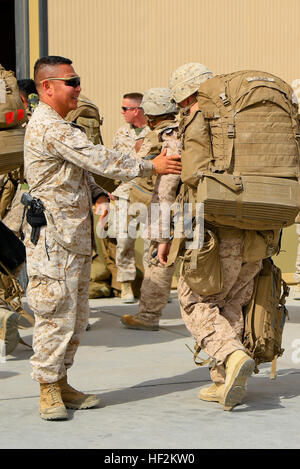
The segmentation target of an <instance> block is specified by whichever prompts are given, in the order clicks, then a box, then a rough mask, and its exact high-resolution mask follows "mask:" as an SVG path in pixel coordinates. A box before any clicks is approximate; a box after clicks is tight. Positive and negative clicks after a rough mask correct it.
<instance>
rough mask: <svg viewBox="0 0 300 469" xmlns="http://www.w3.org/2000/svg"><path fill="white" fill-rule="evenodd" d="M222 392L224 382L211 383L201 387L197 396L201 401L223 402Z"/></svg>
mask: <svg viewBox="0 0 300 469" xmlns="http://www.w3.org/2000/svg"><path fill="white" fill-rule="evenodd" d="M223 392H224V384H222V383H213V384H212V385H211V386H209V387H207V388H203V389H201V391H200V392H199V394H198V397H199V399H201V400H202V401H210V402H219V403H220V404H223Z"/></svg>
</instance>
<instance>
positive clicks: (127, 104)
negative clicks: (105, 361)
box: [111, 93, 150, 303]
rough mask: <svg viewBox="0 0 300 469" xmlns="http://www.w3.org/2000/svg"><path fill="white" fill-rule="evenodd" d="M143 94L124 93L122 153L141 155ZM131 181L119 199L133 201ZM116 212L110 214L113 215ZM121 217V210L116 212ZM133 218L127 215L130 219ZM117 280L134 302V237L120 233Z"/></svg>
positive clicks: (118, 140) (118, 145) (116, 141)
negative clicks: (131, 199) (131, 197)
mask: <svg viewBox="0 0 300 469" xmlns="http://www.w3.org/2000/svg"><path fill="white" fill-rule="evenodd" d="M142 97H143V95H142V94H140V93H128V94H126V95H124V96H123V101H122V114H123V116H124V119H125V121H126V124H124V125H123V126H122V127H120V128H119V129H118V130H117V132H116V134H115V135H114V137H113V141H112V148H113V149H114V150H117V151H121V152H122V153H123V152H124V153H130V154H131V155H132V156H133V157H136V158H139V157H140V152H139V150H140V148H141V146H142V144H143V141H144V138H145V136H146V135H147V133H148V132H149V130H150V129H149V127H148V126H147V121H146V118H145V115H144V111H143V109H142V108H141V106H140V104H141V101H142ZM131 188H132V182H131V181H130V182H126V183H122V184H120V185H119V186H118V187H117V189H116V190H115V191H114V192H113V195H114V196H115V197H117V198H118V200H120V199H121V200H126V201H128V202H129V203H130V190H131ZM112 216H113V214H111V217H112ZM116 216H117V217H118V211H117V213H116ZM131 219H132V217H131V216H129V217H128V222H130V221H131ZM116 267H117V273H116V274H117V275H116V280H117V282H120V284H121V299H122V301H123V302H125V303H131V302H133V301H134V295H133V291H132V287H131V283H132V282H133V281H134V280H135V277H136V262H135V238H132V237H130V236H126V237H123V236H118V233H117V234H116Z"/></svg>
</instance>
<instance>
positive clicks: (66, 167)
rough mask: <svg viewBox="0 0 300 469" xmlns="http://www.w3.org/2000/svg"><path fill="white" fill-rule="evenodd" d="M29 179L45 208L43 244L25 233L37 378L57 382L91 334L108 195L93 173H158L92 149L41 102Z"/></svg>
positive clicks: (28, 155) (30, 133)
mask: <svg viewBox="0 0 300 469" xmlns="http://www.w3.org/2000/svg"><path fill="white" fill-rule="evenodd" d="M24 162H25V174H26V180H27V182H28V184H29V189H30V192H31V195H32V196H34V197H37V198H39V199H41V201H42V202H43V204H44V206H45V215H46V218H47V226H46V227H42V228H41V233H40V238H39V241H38V244H37V245H36V246H34V245H33V244H32V243H31V241H30V230H28V231H27V233H26V239H25V243H26V254H27V271H28V276H29V284H28V288H27V298H28V304H29V306H30V307H31V309H32V310H33V311H34V313H35V318H36V326H35V330H34V341H33V348H34V355H33V357H32V360H31V363H32V366H33V377H34V379H36V380H37V381H40V382H42V383H45V382H46V383H47V382H50V383H51V382H56V381H58V380H59V379H60V378H61V377H63V376H64V375H65V373H66V369H67V368H69V367H70V366H71V365H72V363H73V359H74V355H75V352H76V350H77V347H78V345H79V342H80V337H81V335H82V333H83V332H84V330H85V328H86V325H87V321H88V314H89V307H88V297H89V293H88V292H89V281H90V267H91V254H92V247H93V242H92V240H93V228H92V227H93V224H92V217H93V215H92V200H95V199H96V198H97V196H98V195H99V194H100V193H101V192H102V189H101V188H100V187H99V186H97V185H96V184H95V182H94V180H93V178H92V176H91V175H90V172H93V173H96V174H102V175H104V176H108V177H111V178H118V179H122V180H130V179H131V178H134V177H137V176H148V175H150V174H152V171H153V166H152V164H151V163H149V162H143V161H142V160H139V161H138V160H135V159H132V158H131V157H130V156H129V154H120V153H118V152H115V151H111V150H108V149H106V148H105V147H104V146H102V145H95V146H94V145H93V144H92V143H91V142H90V141H89V140H88V138H87V137H86V135H85V134H84V133H83V132H82V131H81V130H80V129H78V128H77V127H76V126H74V125H72V124H70V123H68V122H66V121H65V120H64V119H62V118H61V117H60V116H59V115H58V114H57V113H56V111H55V110H54V109H52V108H51V107H50V106H48V105H47V104H45V103H40V104H39V106H38V107H37V108H36V110H35V111H34V113H33V115H32V117H31V119H30V122H29V124H28V126H27V129H26V135H25V154H24Z"/></svg>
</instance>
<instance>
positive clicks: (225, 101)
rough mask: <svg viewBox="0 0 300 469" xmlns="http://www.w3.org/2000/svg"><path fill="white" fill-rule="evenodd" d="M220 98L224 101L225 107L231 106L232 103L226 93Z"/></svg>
mask: <svg viewBox="0 0 300 469" xmlns="http://www.w3.org/2000/svg"><path fill="white" fill-rule="evenodd" d="M220 98H221V99H222V102H223V104H224V106H229V104H230V101H229V99H228V98H227V96H226V94H225V93H221V94H220Z"/></svg>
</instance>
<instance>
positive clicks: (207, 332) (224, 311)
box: [169, 63, 262, 400]
mask: <svg viewBox="0 0 300 469" xmlns="http://www.w3.org/2000/svg"><path fill="white" fill-rule="evenodd" d="M211 77H212V73H211V72H210V71H209V70H208V68H207V67H206V66H205V65H202V64H198V63H189V64H186V65H183V66H181V67H179V68H178V69H177V70H175V71H174V72H173V74H172V75H171V78H170V80H169V86H170V88H171V95H172V97H173V99H174V100H175V101H176V102H177V103H182V104H185V100H186V99H187V98H189V97H193V96H194V99H191V100H190V103H186V104H187V106H186V108H185V109H184V111H185V112H190V109H191V106H192V105H193V104H194V103H196V101H197V98H196V96H195V95H194V94H195V93H196V92H197V90H198V89H199V86H200V84H201V83H202V82H203V81H205V80H207V79H209V78H211ZM182 109H183V108H182ZM186 138H188V135H187V132H186ZM183 145H184V142H183ZM204 229H206V224H205V226H204ZM214 231H215V232H216V235H217V237H218V240H219V258H220V262H221V268H222V271H223V286H222V289H221V291H220V292H219V293H218V294H214V295H206V296H204V295H200V294H198V293H196V292H194V291H192V289H191V288H190V287H189V286H188V284H187V282H186V281H185V279H184V277H183V276H181V277H180V279H179V283H178V298H179V302H180V307H181V315H182V318H183V320H184V322H185V324H186V327H187V328H188V330H189V331H190V333H191V334H192V335H193V336H194V338H195V340H196V343H197V345H199V346H200V347H201V349H202V350H203V351H204V352H206V353H207V354H208V355H209V357H210V358H211V359H212V368H211V378H212V380H213V381H214V383H224V382H225V365H224V364H225V361H226V360H227V358H228V357H229V355H231V354H232V353H233V352H235V351H238V350H243V351H244V347H243V345H242V342H241V339H242V333H243V312H242V307H243V306H244V305H246V304H247V303H248V302H249V301H250V299H251V296H252V293H253V285H254V277H255V275H256V274H257V273H258V272H259V271H260V269H261V263H262V260H261V258H259V256H258V258H257V260H256V259H255V261H254V259H253V262H246V260H245V255H247V254H249V253H248V251H247V252H244V241H245V234H246V230H240V229H236V228H233V227H214ZM247 249H248V250H250V251H251V246H248V248H247ZM245 251H246V249H245ZM251 252H252V251H251ZM253 257H254V256H253ZM208 389H210V388H208ZM214 397H215V396H214ZM208 400H209V399H208ZM211 400H218V399H216V398H214V399H211Z"/></svg>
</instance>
